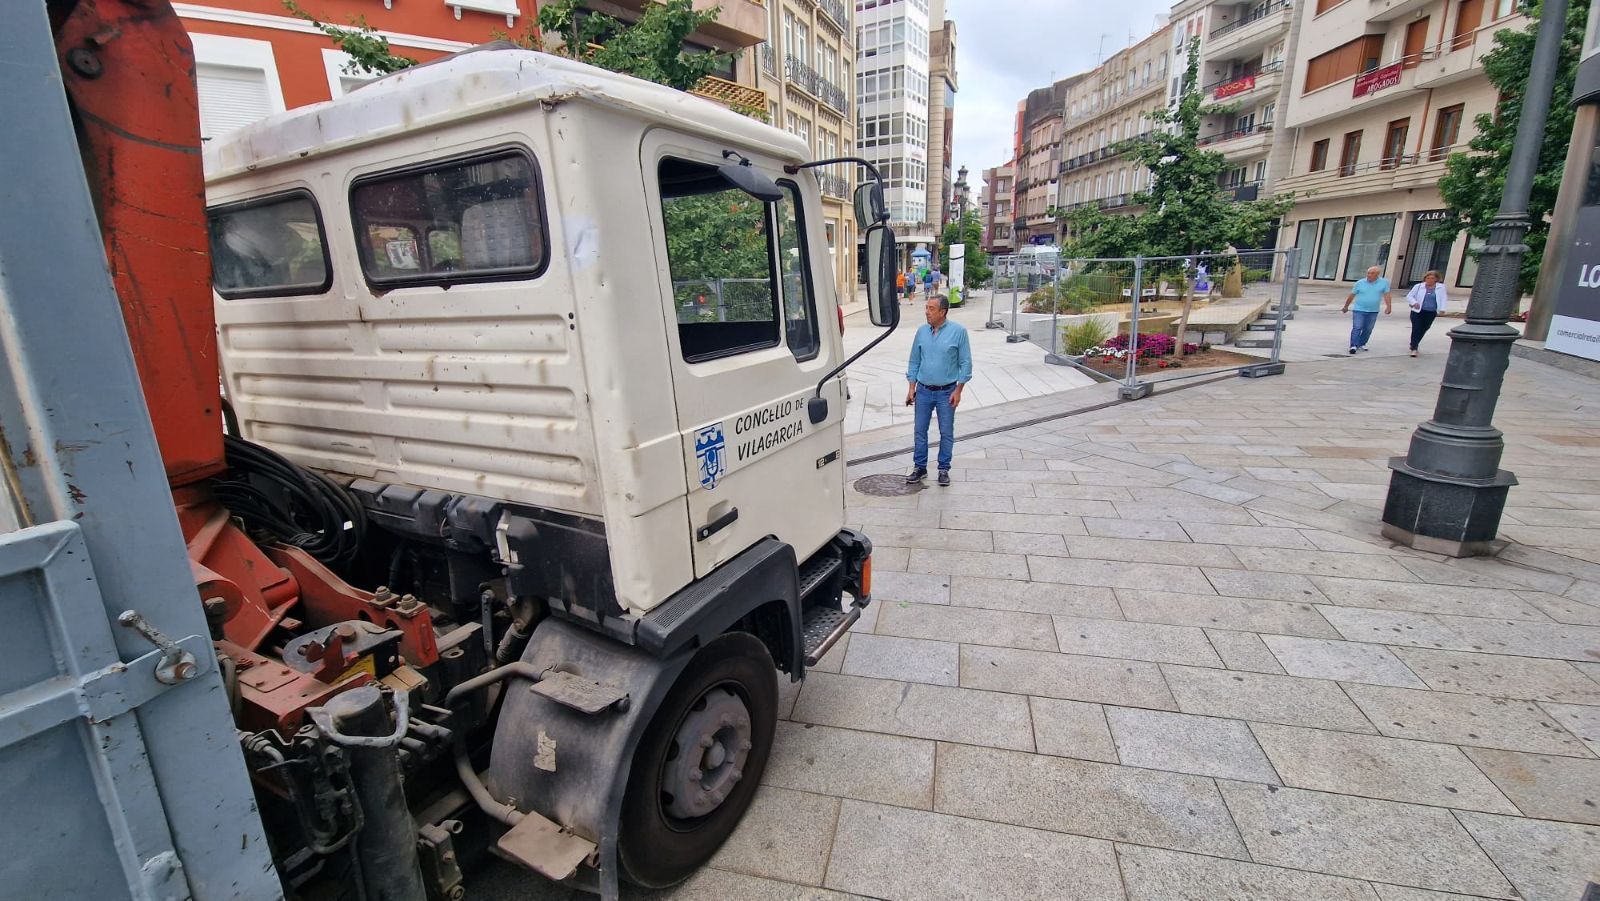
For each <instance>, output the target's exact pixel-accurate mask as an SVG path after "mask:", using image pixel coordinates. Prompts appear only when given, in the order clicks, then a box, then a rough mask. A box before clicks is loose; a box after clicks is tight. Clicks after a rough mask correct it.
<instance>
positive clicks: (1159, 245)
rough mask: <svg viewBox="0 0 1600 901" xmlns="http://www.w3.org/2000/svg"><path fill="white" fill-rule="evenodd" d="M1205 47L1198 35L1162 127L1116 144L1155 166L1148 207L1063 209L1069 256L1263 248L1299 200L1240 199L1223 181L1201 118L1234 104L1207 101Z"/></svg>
mask: <svg viewBox="0 0 1600 901" xmlns="http://www.w3.org/2000/svg"><path fill="white" fill-rule="evenodd" d="M1198 48H1199V41H1198V39H1191V40H1190V44H1189V66H1188V69H1187V71H1185V72H1184V75H1183V93H1182V94H1181V95H1180V97H1179V100H1178V105H1177V107H1176V108H1175V109H1164V110H1158V111H1157V112H1156V113H1155V114H1154V118H1155V121H1156V127H1155V128H1154V129H1153V130H1152V131H1151V132H1150V133H1149V134H1146V135H1142V136H1140V137H1138V138H1134V139H1132V140H1128V141H1123V142H1121V143H1120V144H1117V145H1115V148H1114V149H1115V151H1116V152H1117V153H1120V154H1121V155H1122V157H1123V158H1124V159H1127V160H1130V161H1132V162H1135V163H1138V164H1139V165H1142V166H1144V167H1145V168H1146V169H1149V170H1150V173H1151V180H1150V186H1149V187H1148V188H1147V189H1146V190H1144V191H1140V192H1137V193H1135V194H1134V195H1133V203H1135V204H1138V205H1140V206H1143V207H1144V211H1143V212H1141V213H1137V214H1134V215H1128V216H1114V215H1110V214H1107V213H1106V212H1104V211H1102V210H1100V209H1098V208H1097V207H1093V206H1089V207H1079V208H1077V209H1074V210H1070V211H1056V212H1055V214H1056V215H1060V216H1064V217H1065V219H1066V221H1067V223H1068V226H1069V227H1070V229H1071V232H1072V235H1073V238H1072V240H1071V242H1070V244H1069V246H1068V247H1067V248H1066V251H1067V255H1069V256H1076V257H1130V256H1141V255H1142V256H1194V255H1197V254H1203V255H1218V254H1221V253H1222V252H1223V251H1224V250H1225V249H1226V248H1227V247H1229V246H1233V247H1257V246H1260V245H1261V244H1262V243H1264V242H1265V241H1266V240H1268V239H1269V237H1270V235H1269V234H1268V232H1269V226H1270V225H1271V223H1272V222H1273V220H1275V219H1277V218H1279V217H1280V216H1282V215H1283V214H1284V213H1286V212H1288V210H1289V208H1290V207H1291V206H1293V205H1294V200H1293V197H1292V196H1290V195H1282V196H1277V197H1271V198H1265V199H1261V200H1252V201H1236V200H1234V199H1233V198H1232V197H1231V196H1230V195H1229V194H1228V193H1227V192H1226V190H1225V189H1223V188H1221V187H1219V183H1220V179H1221V177H1222V175H1223V174H1224V173H1225V172H1226V171H1227V168H1228V163H1227V160H1226V158H1225V157H1224V156H1223V155H1222V154H1221V153H1218V152H1216V151H1212V150H1205V149H1203V148H1201V147H1200V146H1199V139H1200V120H1201V118H1202V117H1204V116H1207V115H1213V114H1216V113H1220V112H1227V111H1228V109H1227V108H1226V107H1218V106H1212V105H1208V104H1206V103H1204V102H1203V100H1202V96H1201V94H1200V91H1199V89H1198V87H1197V83H1198V68H1199V63H1200V54H1199V49H1198ZM1164 268H1171V267H1164ZM1216 268H1217V267H1215V266H1213V271H1216Z"/></svg>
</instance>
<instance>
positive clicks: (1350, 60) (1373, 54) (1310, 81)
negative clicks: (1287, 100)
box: [1305, 0, 1481, 93]
mask: <svg viewBox="0 0 1600 901" xmlns="http://www.w3.org/2000/svg"><path fill="white" fill-rule="evenodd" d="M1480 2H1481V0H1480ZM1382 54H1383V35H1381V34H1369V35H1365V36H1362V37H1359V38H1356V39H1355V40H1353V41H1350V42H1349V43H1347V44H1343V45H1341V46H1338V47H1335V48H1333V49H1332V50H1329V51H1328V52H1327V53H1323V54H1321V55H1319V56H1314V57H1312V58H1311V61H1310V62H1308V63H1306V86H1305V93H1310V92H1312V91H1315V90H1316V89H1318V88H1324V87H1327V86H1328V85H1330V84H1333V83H1334V82H1338V81H1343V80H1345V79H1346V78H1353V77H1355V76H1356V75H1359V74H1361V73H1362V72H1365V71H1367V70H1368V69H1371V68H1374V67H1376V66H1377V64H1378V59H1379V58H1380V57H1381V56H1382Z"/></svg>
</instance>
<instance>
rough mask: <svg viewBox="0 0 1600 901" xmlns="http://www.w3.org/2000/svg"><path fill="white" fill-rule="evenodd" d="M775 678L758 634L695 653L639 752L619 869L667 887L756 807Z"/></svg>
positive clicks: (734, 636)
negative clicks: (746, 813)
mask: <svg viewBox="0 0 1600 901" xmlns="http://www.w3.org/2000/svg"><path fill="white" fill-rule="evenodd" d="M777 710H778V678H777V670H776V668H775V667H774V666H773V662H772V655H771V654H770V653H769V652H768V651H767V647H766V645H764V644H762V643H761V641H760V640H759V639H757V638H756V637H755V636H753V635H750V634H747V633H744V632H730V633H728V634H726V635H721V636H719V637H717V638H716V639H714V640H712V641H711V642H709V643H708V644H707V645H706V646H705V647H704V648H702V649H701V650H700V651H699V652H698V653H696V654H695V656H694V659H693V660H691V661H690V662H689V665H688V667H686V668H685V669H684V671H683V673H682V675H680V676H679V677H678V680H677V682H676V683H674V684H673V686H672V688H671V689H670V690H669V691H668V692H667V696H666V698H665V699H664V700H663V701H662V703H661V707H660V709H659V710H657V711H656V715H655V717H654V718H653V719H652V720H651V721H650V725H649V726H648V727H647V728H646V730H645V733H644V737H643V739H642V740H641V741H640V743H639V747H638V750H636V751H635V752H634V756H633V767H632V770H631V772H630V774H629V777H628V788H627V793H626V795H625V796H624V798H623V802H622V823H621V829H620V834H619V841H618V845H619V848H618V851H619V857H620V860H621V863H622V875H623V877H624V878H626V879H627V880H628V881H629V882H632V883H634V884H636V885H640V886H644V887H646V888H666V887H668V886H671V885H676V884H677V883H679V882H682V881H683V880H685V879H687V878H689V876H691V875H693V873H694V872H695V870H696V869H698V868H699V867H700V865H701V864H703V863H705V862H706V861H707V860H710V859H711V856H712V855H713V854H715V853H716V852H717V849H718V848H720V847H721V846H722V843H723V842H724V841H726V840H727V838H728V836H729V835H730V834H732V832H733V830H734V827H736V826H738V825H739V820H740V819H741V818H742V817H743V816H744V812H745V810H746V809H748V808H749V806H750V801H751V798H752V797H754V795H755V791H756V788H757V786H758V785H759V784H760V782H761V775H762V773H763V772H765V770H766V768H767V757H768V755H769V754H770V753H771V751H772V736H773V732H774V731H775V729H776V728H777V719H778V715H777Z"/></svg>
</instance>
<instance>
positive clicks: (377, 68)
mask: <svg viewBox="0 0 1600 901" xmlns="http://www.w3.org/2000/svg"><path fill="white" fill-rule="evenodd" d="M283 7H284V9H287V10H288V11H289V12H290V13H291V14H293V15H294V16H296V17H297V18H301V19H304V20H306V21H307V22H310V23H311V24H312V25H314V26H316V27H317V29H318V30H319V31H321V32H322V33H323V34H325V35H327V36H328V37H330V38H332V39H333V44H334V46H335V47H338V48H339V49H340V50H343V51H344V52H345V53H348V54H349V55H350V62H349V64H348V65H346V66H345V72H346V74H349V75H388V74H389V73H390V72H398V71H400V70H401V69H409V68H411V67H412V66H415V65H416V64H417V61H416V60H414V59H412V58H411V57H409V56H401V55H400V54H398V53H395V52H394V51H393V50H391V49H390V48H389V39H388V38H386V37H384V36H383V35H381V34H379V33H378V32H377V30H376V29H374V28H373V27H372V26H371V25H368V24H367V20H366V17H365V16H356V17H355V18H353V19H351V20H350V26H349V27H348V28H346V27H344V26H340V25H330V24H328V23H327V22H323V21H321V20H319V19H318V18H317V17H316V16H314V15H312V14H311V13H309V12H307V11H306V10H304V9H303V8H301V6H300V4H298V3H296V2H294V0H283Z"/></svg>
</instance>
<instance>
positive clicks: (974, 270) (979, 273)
mask: <svg viewBox="0 0 1600 901" xmlns="http://www.w3.org/2000/svg"><path fill="white" fill-rule="evenodd" d="M951 244H966V245H967V249H966V262H965V263H963V264H962V266H963V267H964V268H965V270H966V272H965V273H964V280H965V281H966V283H967V284H966V285H963V286H962V290H966V288H967V287H968V286H972V285H983V284H988V282H989V277H990V276H991V275H993V274H994V273H993V272H992V271H991V270H990V268H989V255H988V254H986V253H984V252H983V223H982V222H980V221H978V211H977V210H967V212H966V213H965V214H963V215H962V216H961V217H960V218H959V219H958V220H956V221H954V222H951V223H950V224H948V225H946V226H945V227H944V236H943V240H942V241H941V242H940V244H939V266H940V269H942V270H943V271H944V272H945V273H947V274H948V273H949V272H950V245H951Z"/></svg>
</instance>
